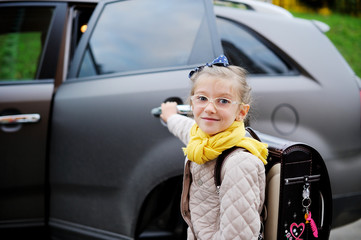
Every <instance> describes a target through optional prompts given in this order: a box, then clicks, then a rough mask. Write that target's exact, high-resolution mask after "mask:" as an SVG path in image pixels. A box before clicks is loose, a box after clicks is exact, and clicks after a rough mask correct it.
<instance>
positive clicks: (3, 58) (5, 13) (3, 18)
mask: <svg viewBox="0 0 361 240" xmlns="http://www.w3.org/2000/svg"><path fill="white" fill-rule="evenodd" d="M52 14H53V8H50V7H42V8H40V7H28V8H25V7H8V8H6V7H4V8H1V9H0V66H1V67H0V81H13V80H32V79H36V78H37V69H38V65H39V61H40V58H41V54H42V50H43V48H44V44H45V39H46V36H47V33H48V29H49V25H50V21H51V18H52Z"/></svg>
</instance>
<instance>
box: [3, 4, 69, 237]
mask: <svg viewBox="0 0 361 240" xmlns="http://www.w3.org/2000/svg"><path fill="white" fill-rule="evenodd" d="M64 16H65V7H64V4H58V3H40V4H39V3H38V4H34V3H0V148H1V157H0V191H1V197H0V235H1V236H2V237H4V236H8V235H7V234H9V236H11V239H17V237H19V238H20V239H21V237H20V236H22V237H24V236H26V237H35V238H36V237H39V236H42V234H43V233H44V231H43V230H44V229H43V228H44V226H45V224H46V223H45V219H46V205H47V200H46V199H47V185H46V182H47V173H46V168H47V161H46V154H47V137H48V127H49V116H50V109H51V101H52V94H53V88H54V87H53V85H54V83H53V82H54V76H55V72H56V65H57V56H58V49H59V46H60V39H61V34H62V31H61V30H62V29H63V28H62V22H63V21H64Z"/></svg>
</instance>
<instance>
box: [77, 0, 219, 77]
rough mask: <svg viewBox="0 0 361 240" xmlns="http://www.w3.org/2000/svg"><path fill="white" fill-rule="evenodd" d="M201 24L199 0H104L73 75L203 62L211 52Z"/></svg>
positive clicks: (203, 12) (202, 12) (203, 14)
mask: <svg viewBox="0 0 361 240" xmlns="http://www.w3.org/2000/svg"><path fill="white" fill-rule="evenodd" d="M207 24H208V21H207V19H206V10H205V9H204V4H203V2H202V1H195V0H182V1H177V0H155V1H148V0H134V1H122V2H117V3H111V4H107V5H105V7H104V9H103V11H102V13H101V16H100V18H99V19H98V21H97V24H96V26H95V29H94V31H93V33H92V35H91V38H90V41H89V44H88V46H87V50H86V54H85V55H84V57H83V60H82V63H81V68H80V71H79V74H78V76H79V77H84V76H93V75H100V74H107V73H115V72H125V71H139V70H145V69H154V68H165V67H176V66H185V65H190V64H198V63H201V62H205V61H207V60H208V59H211V58H212V57H213V52H212V51H210V49H212V44H211V39H212V38H211V36H210V33H209V28H208V25H207ZM200 53H202V54H200ZM199 56H201V59H200V57H199Z"/></svg>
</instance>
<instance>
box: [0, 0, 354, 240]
mask: <svg viewBox="0 0 361 240" xmlns="http://www.w3.org/2000/svg"><path fill="white" fill-rule="evenodd" d="M0 23H1V24H0V124H1V126H0V128H1V130H0V148H1V155H0V156H1V158H0V164H1V165H0V190H1V197H0V235H1V236H10V237H11V238H12V239H23V238H24V237H27V238H30V237H34V238H53V239H151V238H152V237H153V238H157V239H183V238H184V236H185V225H184V222H183V221H182V219H181V216H180V213H179V195H180V191H181V183H182V174H183V164H184V156H183V154H182V151H181V147H182V144H181V143H180V142H179V141H178V140H177V139H176V138H174V137H173V136H171V135H170V134H169V132H168V130H167V129H166V128H165V127H164V126H163V125H162V124H161V123H160V121H159V119H158V118H156V117H154V116H153V115H152V114H151V109H153V108H154V107H157V106H159V104H160V103H161V102H163V101H167V100H175V101H177V102H178V103H180V104H182V103H185V101H186V98H187V94H188V91H189V87H190V83H189V80H188V78H187V76H188V73H189V71H190V70H191V69H193V68H194V67H196V66H198V65H201V64H204V63H205V62H209V61H211V60H212V59H214V58H215V57H217V56H219V55H220V54H222V53H224V54H225V55H226V56H227V57H228V58H229V59H230V61H231V63H232V64H237V65H241V66H243V67H245V68H246V69H247V70H248V71H249V73H250V74H249V82H250V85H251V86H252V88H253V93H254V102H253V107H252V109H253V110H252V116H253V117H252V118H251V119H250V122H249V124H250V125H251V126H252V127H253V128H254V129H256V130H258V131H261V132H264V133H268V134H271V135H274V136H277V137H281V138H284V139H290V140H293V141H300V142H305V143H307V144H309V145H311V146H312V147H314V148H316V150H318V151H319V152H320V153H321V155H322V156H323V158H324V159H325V161H326V164H327V167H328V171H329V175H330V178H331V185H332V191H333V200H334V201H333V205H334V211H333V216H334V217H333V223H334V226H340V225H343V224H346V223H348V222H351V221H353V220H356V219H358V218H360V217H361V216H360V204H359V202H360V200H361V181H360V180H361V177H360V174H359V172H360V170H361V129H360V124H361V113H360V112H361V108H360V106H361V105H360V88H361V87H360V86H361V84H360V79H359V78H358V77H357V76H356V75H355V73H354V72H353V71H352V70H351V68H350V67H349V65H348V64H347V62H346V61H345V60H344V58H343V57H342V56H341V55H340V53H339V52H338V51H337V49H336V48H335V47H334V46H333V45H332V43H331V42H330V41H329V40H328V39H327V37H326V36H325V35H324V34H323V32H322V31H321V30H320V29H319V28H318V26H319V25H317V24H315V23H314V22H312V21H308V20H302V19H298V18H293V17H285V16H283V15H277V14H265V13H258V12H256V11H251V10H239V9H234V8H230V7H220V6H216V7H214V6H213V5H212V4H211V2H210V1H208V0H183V1H176V0H154V1H147V0H133V1H113V0H105V1H100V2H98V1H93V0H75V1H66V0H59V1H37V2H35V1H25V0H23V1H3V0H1V1H0Z"/></svg>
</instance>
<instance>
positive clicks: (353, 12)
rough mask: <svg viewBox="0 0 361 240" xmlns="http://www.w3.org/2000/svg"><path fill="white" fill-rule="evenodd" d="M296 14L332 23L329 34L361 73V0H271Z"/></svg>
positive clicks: (357, 71)
mask: <svg viewBox="0 0 361 240" xmlns="http://www.w3.org/2000/svg"><path fill="white" fill-rule="evenodd" d="M264 2H270V3H273V4H275V5H278V6H280V7H283V8H285V9H287V10H288V11H290V12H291V13H292V14H293V15H294V16H295V17H300V18H306V19H316V20H319V21H321V22H324V23H326V24H327V25H329V26H330V30H329V31H328V32H326V35H327V37H328V38H329V39H330V40H331V41H332V42H333V44H335V46H336V47H337V49H338V50H339V51H340V52H341V54H342V55H343V56H344V58H345V59H346V61H347V62H348V63H349V64H350V65H351V67H352V68H353V70H354V71H355V73H356V74H357V75H358V76H361V0H273V1H272V0H268V1H264Z"/></svg>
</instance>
